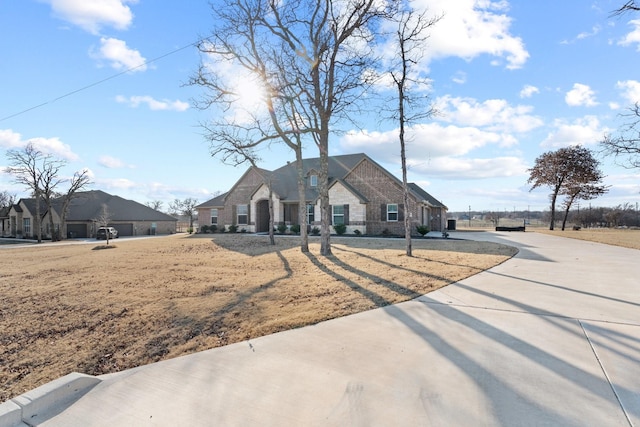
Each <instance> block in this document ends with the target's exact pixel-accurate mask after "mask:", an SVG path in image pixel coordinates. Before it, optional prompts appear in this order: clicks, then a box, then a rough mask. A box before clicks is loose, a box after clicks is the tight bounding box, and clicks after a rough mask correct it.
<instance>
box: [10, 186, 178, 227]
mask: <svg viewBox="0 0 640 427" xmlns="http://www.w3.org/2000/svg"><path fill="white" fill-rule="evenodd" d="M103 206H106V210H107V215H106V216H107V218H108V219H109V222H108V226H110V227H114V228H115V229H117V230H118V234H119V235H120V236H138V235H149V234H172V233H175V232H176V222H177V220H176V219H175V218H173V217H172V216H170V215H167V214H164V213H162V212H159V211H156V210H154V209H151V208H150V207H148V206H145V205H142V204H140V203H138V202H134V201H133V200H127V199H123V198H122V197H118V196H113V195H111V194H108V193H105V192H104V191H99V190H94V191H83V192H78V193H76V195H75V197H74V198H73V200H72V201H71V203H70V205H69V210H68V212H67V217H66V224H64V226H61V224H60V221H61V210H62V198H58V199H55V200H54V201H53V203H52V211H51V212H49V211H48V210H47V207H46V204H45V203H44V202H41V207H40V212H41V215H42V222H41V227H42V237H43V238H51V229H50V221H49V217H50V215H51V216H52V217H53V223H54V227H55V229H56V230H60V228H62V229H63V230H64V229H65V228H66V235H67V237H78V238H80V237H85V238H86V237H95V235H96V231H97V229H98V228H99V227H100V226H101V225H102V224H99V218H100V217H102V216H104V215H103V212H104V208H103ZM34 217H35V199H20V200H19V201H18V203H16V204H15V205H13V206H12V207H11V209H10V211H9V233H8V235H9V236H11V237H24V238H33V237H35V236H37V232H36V230H34V224H35V221H34Z"/></svg>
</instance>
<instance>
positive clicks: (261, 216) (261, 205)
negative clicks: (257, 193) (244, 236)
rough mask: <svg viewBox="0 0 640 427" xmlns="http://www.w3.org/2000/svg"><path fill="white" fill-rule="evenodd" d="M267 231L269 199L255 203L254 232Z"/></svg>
mask: <svg viewBox="0 0 640 427" xmlns="http://www.w3.org/2000/svg"><path fill="white" fill-rule="evenodd" d="M267 232H269V200H260V201H258V202H257V203H256V233H267Z"/></svg>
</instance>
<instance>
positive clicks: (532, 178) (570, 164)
mask: <svg viewBox="0 0 640 427" xmlns="http://www.w3.org/2000/svg"><path fill="white" fill-rule="evenodd" d="M598 165H599V162H598V161H597V160H596V159H595V157H594V156H593V154H592V152H591V150H589V149H587V148H584V147H581V146H571V147H565V148H560V149H558V150H556V151H548V152H546V153H544V154H542V155H541V156H539V157H538V158H537V159H536V161H535V164H534V166H533V168H531V169H529V179H528V181H527V183H529V184H531V190H533V189H535V188H538V187H541V186H547V187H550V188H551V194H550V195H549V199H550V200H551V223H550V225H549V230H553V229H554V225H555V218H556V200H557V198H558V195H560V194H566V195H571V194H575V196H574V198H575V197H578V196H579V195H583V196H585V197H586V196H587V195H588V194H589V193H590V189H591V187H597V186H600V185H601V184H600V183H601V180H602V173H601V172H600V171H599V170H598ZM531 190H530V191H531Z"/></svg>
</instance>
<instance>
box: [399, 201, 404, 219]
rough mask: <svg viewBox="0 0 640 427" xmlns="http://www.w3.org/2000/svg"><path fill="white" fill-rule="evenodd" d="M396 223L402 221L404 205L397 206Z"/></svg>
mask: <svg viewBox="0 0 640 427" xmlns="http://www.w3.org/2000/svg"><path fill="white" fill-rule="evenodd" d="M398 221H404V205H403V204H400V205H398Z"/></svg>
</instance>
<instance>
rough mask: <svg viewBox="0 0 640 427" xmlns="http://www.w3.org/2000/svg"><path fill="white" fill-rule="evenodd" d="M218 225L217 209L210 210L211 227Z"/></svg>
mask: <svg viewBox="0 0 640 427" xmlns="http://www.w3.org/2000/svg"><path fill="white" fill-rule="evenodd" d="M217 223H218V209H211V225H215V224H217Z"/></svg>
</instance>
